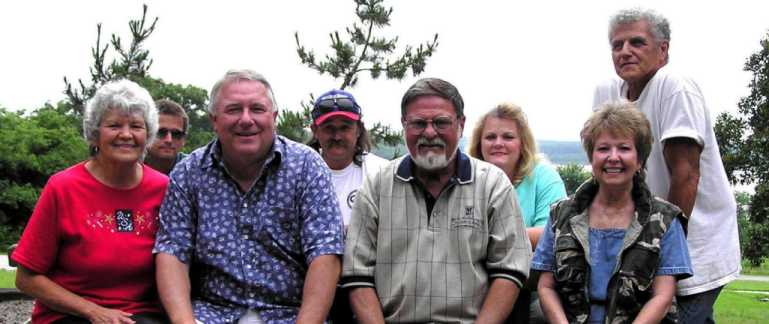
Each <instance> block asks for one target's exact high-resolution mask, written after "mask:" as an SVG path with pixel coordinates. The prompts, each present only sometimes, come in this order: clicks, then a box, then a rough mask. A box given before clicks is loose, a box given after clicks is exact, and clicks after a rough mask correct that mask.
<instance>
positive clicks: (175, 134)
mask: <svg viewBox="0 0 769 324" xmlns="http://www.w3.org/2000/svg"><path fill="white" fill-rule="evenodd" d="M168 133H171V137H172V138H173V139H175V140H180V139H182V138H184V136H186V135H187V134H185V133H184V131H180V130H178V129H168V128H160V129H158V138H164V137H166V136H167V135H168Z"/></svg>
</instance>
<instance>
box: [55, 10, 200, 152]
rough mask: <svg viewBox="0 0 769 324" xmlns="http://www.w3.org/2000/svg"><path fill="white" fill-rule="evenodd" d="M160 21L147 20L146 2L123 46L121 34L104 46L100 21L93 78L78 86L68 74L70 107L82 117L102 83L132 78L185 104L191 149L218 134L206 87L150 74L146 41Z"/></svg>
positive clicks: (162, 96)
mask: <svg viewBox="0 0 769 324" xmlns="http://www.w3.org/2000/svg"><path fill="white" fill-rule="evenodd" d="M157 22H158V18H157V17H156V18H154V19H152V20H151V23H150V20H148V19H147V5H144V7H143V11H142V17H141V19H138V20H131V21H129V22H128V27H129V29H130V32H131V40H130V43H129V44H128V45H127V47H126V46H124V45H123V44H124V43H123V40H122V38H121V37H120V36H119V35H117V34H112V36H111V38H110V42H109V44H103V45H102V41H101V31H102V30H101V24H97V25H96V45H95V46H94V47H93V48H91V57H92V59H93V63H92V65H91V67H90V68H89V72H90V81H89V82H83V80H78V85H77V86H75V85H73V84H72V83H71V82H69V80H68V79H67V77H64V85H65V90H64V93H65V94H66V95H67V105H66V106H67V107H69V108H70V113H71V114H72V115H74V116H76V117H77V118H79V119H80V118H82V114H83V109H84V106H85V103H86V101H87V100H88V99H90V98H91V97H92V96H93V94H94V92H96V89H98V88H99V87H100V86H101V85H102V84H104V83H105V82H108V81H110V80H115V79H122V78H126V79H129V80H132V81H134V82H136V83H138V84H140V85H141V86H143V87H144V88H145V89H147V91H149V93H150V95H151V96H152V97H153V98H155V99H156V100H157V99H170V100H173V101H175V102H177V103H179V104H180V105H182V107H184V109H185V110H186V111H187V115H189V117H190V134H189V135H188V138H187V143H186V146H185V151H191V150H193V149H195V148H197V147H200V146H203V145H205V144H206V143H207V142H208V141H210V140H211V139H212V138H213V136H214V135H213V132H212V129H211V124H210V123H209V122H208V111H207V102H208V94H207V92H206V91H205V90H204V89H202V88H198V87H196V86H192V85H180V84H173V83H168V82H165V81H163V80H162V79H160V78H156V77H153V76H151V75H150V74H149V69H150V67H151V66H152V63H153V60H152V58H150V55H149V50H148V49H146V48H144V42H145V41H146V40H147V39H148V38H149V37H150V36H151V35H152V32H154V31H155V26H156V25H157ZM110 49H112V51H110ZM112 52H114V53H115V54H116V57H117V58H116V59H113V60H112V61H111V63H109V64H108V63H107V61H108V59H107V57H108V54H110V53H112Z"/></svg>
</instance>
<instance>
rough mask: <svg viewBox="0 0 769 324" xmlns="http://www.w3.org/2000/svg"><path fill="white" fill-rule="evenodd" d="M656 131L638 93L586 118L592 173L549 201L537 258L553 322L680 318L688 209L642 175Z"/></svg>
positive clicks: (687, 268) (687, 269)
mask: <svg viewBox="0 0 769 324" xmlns="http://www.w3.org/2000/svg"><path fill="white" fill-rule="evenodd" d="M650 132H651V131H650V127H649V122H648V120H646V118H645V117H644V116H643V114H642V113H641V112H640V111H638V110H637V109H635V107H634V106H633V104H632V103H612V104H606V105H604V106H602V107H601V108H600V109H599V110H598V111H596V112H595V113H594V114H593V115H592V116H591V117H590V119H588V121H587V122H586V123H585V126H584V127H583V129H582V132H581V133H580V135H581V137H582V144H583V146H584V148H585V151H586V153H587V155H588V159H589V160H590V163H591V166H592V173H593V177H592V178H591V179H590V180H589V181H587V182H585V183H584V184H583V185H582V186H580V188H579V189H577V192H576V193H575V194H574V196H572V197H570V198H569V199H566V200H562V201H560V202H558V203H556V204H554V205H553V206H552V208H551V213H550V219H549V221H548V224H547V225H546V227H545V229H546V230H545V233H544V234H543V236H542V238H541V239H540V241H539V244H538V246H537V249H536V252H535V255H534V258H533V260H532V269H533V270H539V271H542V275H541V277H540V280H539V286H538V292H539V294H540V302H541V303H542V308H543V311H544V312H545V315H546V317H547V318H548V320H549V321H550V322H551V323H567V322H568V323H631V322H634V323H635V322H640V323H659V322H663V321H664V322H669V321H673V322H675V317H676V316H675V306H674V302H673V299H674V294H675V285H676V280H680V279H684V278H686V277H689V276H691V275H692V270H691V262H690V260H689V252H688V249H687V245H686V237H685V232H684V229H683V226H682V222H684V220H683V214H682V213H681V211H680V209H679V208H678V207H676V206H674V205H672V204H670V203H668V202H666V201H664V200H662V199H659V198H656V197H654V196H652V195H651V193H650V192H649V189H648V187H647V186H646V184H645V183H644V172H643V167H644V164H645V162H646V158H647V157H648V156H649V152H650V151H651V148H652V142H651V141H652V139H651V135H650Z"/></svg>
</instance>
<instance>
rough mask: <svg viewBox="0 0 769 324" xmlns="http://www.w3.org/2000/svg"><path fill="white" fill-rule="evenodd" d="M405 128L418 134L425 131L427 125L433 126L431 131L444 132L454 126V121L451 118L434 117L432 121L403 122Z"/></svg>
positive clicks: (414, 120)
mask: <svg viewBox="0 0 769 324" xmlns="http://www.w3.org/2000/svg"><path fill="white" fill-rule="evenodd" d="M403 123H404V125H405V127H406V128H408V129H410V130H414V131H417V132H419V133H421V132H424V131H425V129H427V125H428V124H431V125H433V129H435V131H436V132H444V131H446V130H448V129H449V128H451V125H454V119H453V118H451V117H436V118H433V119H432V120H428V119H412V120H406V121H404V122H403Z"/></svg>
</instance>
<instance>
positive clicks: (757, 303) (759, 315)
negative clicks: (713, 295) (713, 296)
mask: <svg viewBox="0 0 769 324" xmlns="http://www.w3.org/2000/svg"><path fill="white" fill-rule="evenodd" d="M738 290H750V291H765V292H769V282H758V281H743V280H738V281H734V282H732V283H730V284H729V285H727V286H726V287H725V288H724V289H723V290H722V291H721V294H720V295H718V300H717V301H716V306H715V313H716V322H718V323H746V324H750V323H766V319H767V318H769V294H752V293H745V292H737V291H738ZM762 299H763V300H767V301H762Z"/></svg>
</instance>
